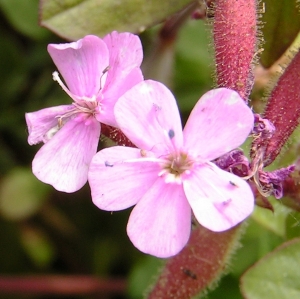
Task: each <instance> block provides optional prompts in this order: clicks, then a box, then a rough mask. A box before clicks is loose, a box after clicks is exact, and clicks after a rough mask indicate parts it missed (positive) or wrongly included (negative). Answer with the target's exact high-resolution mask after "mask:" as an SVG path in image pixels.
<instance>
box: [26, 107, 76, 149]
mask: <svg viewBox="0 0 300 299" xmlns="http://www.w3.org/2000/svg"><path fill="white" fill-rule="evenodd" d="M72 108H74V107H73V106H72V105H62V106H57V107H51V108H45V109H41V110H38V111H35V112H29V113H25V119H26V123H27V127H28V132H29V136H28V143H29V144H30V145H33V144H37V143H40V142H44V143H45V142H47V141H48V140H49V139H50V138H51V137H52V132H51V130H52V129H53V130H54V131H53V134H55V133H56V130H55V127H56V126H57V124H58V119H57V116H60V115H63V114H64V113H66V112H67V111H68V110H71V109H72Z"/></svg>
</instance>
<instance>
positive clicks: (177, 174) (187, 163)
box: [159, 152, 195, 184]
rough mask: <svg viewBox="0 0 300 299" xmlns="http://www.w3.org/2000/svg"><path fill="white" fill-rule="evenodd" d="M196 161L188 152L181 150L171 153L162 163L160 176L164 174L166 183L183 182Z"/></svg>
mask: <svg viewBox="0 0 300 299" xmlns="http://www.w3.org/2000/svg"><path fill="white" fill-rule="evenodd" d="M194 163H195V161H194V159H192V158H191V157H190V156H189V155H188V154H187V153H184V152H179V153H172V154H169V155H168V156H167V157H166V158H165V159H164V161H163V162H162V164H161V167H162V170H161V172H160V173H159V176H164V177H165V180H166V183H169V182H175V183H177V184H181V183H182V178H183V176H184V175H188V174H190V172H191V169H192V168H193V165H194Z"/></svg>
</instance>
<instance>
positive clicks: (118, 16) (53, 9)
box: [41, 0, 191, 40]
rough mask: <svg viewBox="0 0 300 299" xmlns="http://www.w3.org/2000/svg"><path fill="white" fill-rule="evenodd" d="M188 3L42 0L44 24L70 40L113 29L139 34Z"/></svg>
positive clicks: (103, 33)
mask: <svg viewBox="0 0 300 299" xmlns="http://www.w3.org/2000/svg"><path fill="white" fill-rule="evenodd" d="M189 2H191V0H176V1H161V0H152V1H143V0H123V1H117V0H63V1H52V0H42V1H41V23H42V25H43V26H45V27H47V28H49V29H51V30H53V31H54V32H56V33H57V34H58V35H60V36H62V37H64V38H66V39H69V40H74V39H79V38H82V37H83V36H85V35H87V34H95V35H99V36H104V35H106V34H108V33H109V32H111V31H113V30H117V31H130V32H135V33H139V32H143V31H144V30H145V29H146V28H147V27H150V26H153V25H156V24H157V23H159V22H161V21H162V20H164V19H165V18H166V17H168V16H169V15H171V14H173V13H175V12H177V11H178V10H180V9H182V8H184V6H186V5H187V4H188V3H189ZM99 16H100V18H101V22H99Z"/></svg>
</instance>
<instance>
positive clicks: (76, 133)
mask: <svg viewBox="0 0 300 299" xmlns="http://www.w3.org/2000/svg"><path fill="white" fill-rule="evenodd" d="M78 119H81V118H80V116H79V117H78ZM99 137H100V124H99V123H98V122H96V121H92V122H90V123H89V125H85V123H84V122H83V121H77V118H75V119H72V120H69V121H68V122H67V123H66V124H65V125H64V126H63V127H62V129H60V130H59V131H58V132H57V133H56V134H55V135H54V137H53V138H52V139H50V140H49V141H48V142H47V143H46V144H45V145H44V146H42V148H41V149H40V150H39V151H38V152H37V154H36V155H35V157H34V159H33V161H32V171H33V173H34V175H35V176H36V177H37V178H38V179H39V180H41V181H42V182H44V183H46V184H50V185H52V186H53V187H54V188H55V189H56V190H58V191H64V192H68V193H71V192H75V191H77V190H79V189H80V188H81V187H83V185H84V184H85V183H86V181H87V174H88V168H89V165H90V162H91V160H92V157H93V155H94V154H95V153H96V151H97V146H98V141H99Z"/></svg>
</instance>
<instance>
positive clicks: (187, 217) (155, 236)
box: [127, 178, 191, 258]
mask: <svg viewBox="0 0 300 299" xmlns="http://www.w3.org/2000/svg"><path fill="white" fill-rule="evenodd" d="M190 232H191V209H190V206H189V204H188V202H187V200H186V197H185V195H184V193H183V189H182V185H176V184H165V182H164V180H163V179H162V178H158V179H157V180H156V182H155V184H154V185H153V186H152V188H150V189H149V190H148V192H147V193H146V194H145V195H144V197H143V198H142V199H141V201H139V202H138V204H137V205H136V206H135V207H134V209H133V211H132V212H131V215H130V218H129V221H128V225H127V233H128V236H129V238H130V240H131V241H132V243H133V244H134V246H136V247H137V248H138V249H139V250H141V251H142V252H145V253H148V254H151V255H154V256H157V257H161V258H166V257H170V256H173V255H175V254H177V253H178V252H179V251H180V250H181V249H182V248H183V247H184V246H185V244H186V243H187V241H188V239H189V236H190Z"/></svg>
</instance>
